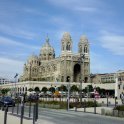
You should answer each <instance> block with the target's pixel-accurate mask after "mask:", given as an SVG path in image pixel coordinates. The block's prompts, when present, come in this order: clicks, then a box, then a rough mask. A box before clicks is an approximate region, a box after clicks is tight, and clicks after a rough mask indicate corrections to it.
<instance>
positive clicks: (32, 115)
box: [0, 102, 38, 124]
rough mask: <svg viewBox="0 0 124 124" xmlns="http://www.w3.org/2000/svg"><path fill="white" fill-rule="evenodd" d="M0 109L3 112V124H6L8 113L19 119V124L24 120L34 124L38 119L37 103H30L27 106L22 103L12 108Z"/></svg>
mask: <svg viewBox="0 0 124 124" xmlns="http://www.w3.org/2000/svg"><path fill="white" fill-rule="evenodd" d="M0 109H1V110H2V111H4V124H7V115H8V113H9V114H12V115H16V116H18V117H20V124H23V119H24V118H26V119H31V120H32V124H35V122H36V121H37V119H38V102H37V103H33V104H32V103H31V102H30V103H29V105H28V106H27V105H25V104H24V103H22V104H20V103H18V104H16V106H12V107H8V106H1V108H0Z"/></svg>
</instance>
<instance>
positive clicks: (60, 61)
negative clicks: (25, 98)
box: [19, 32, 90, 83]
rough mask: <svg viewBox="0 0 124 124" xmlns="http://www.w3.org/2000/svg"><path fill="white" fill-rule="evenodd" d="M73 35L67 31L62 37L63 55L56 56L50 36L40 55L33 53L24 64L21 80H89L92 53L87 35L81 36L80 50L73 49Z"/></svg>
mask: <svg viewBox="0 0 124 124" xmlns="http://www.w3.org/2000/svg"><path fill="white" fill-rule="evenodd" d="M72 46H73V42H72V39H71V35H70V34H69V33H68V32H66V33H64V34H63V37H62V39H61V55H60V56H59V57H55V51H54V48H53V47H52V46H51V45H50V42H49V38H48V37H47V38H46V42H45V44H44V45H43V46H42V47H41V50H40V54H39V56H36V55H32V56H30V57H29V58H28V60H27V62H26V63H25V64H24V69H23V74H22V76H21V77H20V79H19V80H20V82H21V81H50V82H69V81H71V82H80V80H82V81H83V82H85V83H86V82H88V81H89V74H90V54H89V52H90V51H89V42H88V39H87V37H86V36H81V38H80V41H79V43H78V52H77V53H76V54H75V53H73V51H72Z"/></svg>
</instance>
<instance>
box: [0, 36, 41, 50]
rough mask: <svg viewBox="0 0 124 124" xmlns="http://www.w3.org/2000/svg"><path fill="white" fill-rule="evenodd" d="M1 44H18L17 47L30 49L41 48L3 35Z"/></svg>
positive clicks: (0, 38)
mask: <svg viewBox="0 0 124 124" xmlns="http://www.w3.org/2000/svg"><path fill="white" fill-rule="evenodd" d="M0 45H3V46H13V47H14V46H15V47H16V46H17V47H23V48H28V49H39V47H37V46H31V45H28V44H24V43H21V42H18V41H15V40H12V39H9V38H5V37H2V36H0Z"/></svg>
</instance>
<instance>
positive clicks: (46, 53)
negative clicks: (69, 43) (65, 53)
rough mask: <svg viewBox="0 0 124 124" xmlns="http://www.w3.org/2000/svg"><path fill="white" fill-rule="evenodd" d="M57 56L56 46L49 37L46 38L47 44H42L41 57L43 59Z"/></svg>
mask: <svg viewBox="0 0 124 124" xmlns="http://www.w3.org/2000/svg"><path fill="white" fill-rule="evenodd" d="M54 57H55V51H54V48H53V47H52V46H51V45H50V43H49V38H48V37H47V38H46V42H45V44H44V45H43V46H42V48H41V51H40V58H41V59H42V60H50V59H53V58H54Z"/></svg>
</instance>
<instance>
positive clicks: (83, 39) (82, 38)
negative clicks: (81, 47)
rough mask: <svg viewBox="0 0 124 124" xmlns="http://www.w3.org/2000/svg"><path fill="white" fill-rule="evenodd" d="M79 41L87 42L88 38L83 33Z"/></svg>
mask: <svg viewBox="0 0 124 124" xmlns="http://www.w3.org/2000/svg"><path fill="white" fill-rule="evenodd" d="M80 42H88V39H87V37H86V36H85V35H82V36H81V38H80Z"/></svg>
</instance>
